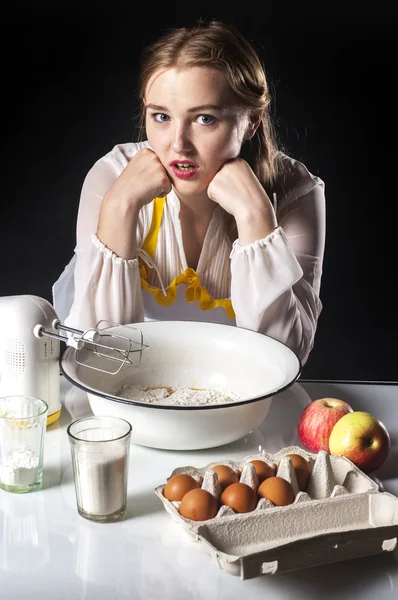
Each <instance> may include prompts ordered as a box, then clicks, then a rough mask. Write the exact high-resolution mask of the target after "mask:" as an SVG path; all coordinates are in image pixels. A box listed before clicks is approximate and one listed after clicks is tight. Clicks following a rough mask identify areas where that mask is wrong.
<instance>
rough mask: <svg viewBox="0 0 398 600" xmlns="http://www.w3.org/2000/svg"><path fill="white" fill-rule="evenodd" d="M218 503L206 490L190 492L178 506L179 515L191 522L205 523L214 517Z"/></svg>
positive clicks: (200, 489)
mask: <svg viewBox="0 0 398 600" xmlns="http://www.w3.org/2000/svg"><path fill="white" fill-rule="evenodd" d="M217 511H218V502H217V500H216V498H215V497H214V496H213V495H212V494H210V492H208V491H207V490H202V488H199V489H196V490H190V491H189V492H187V493H186V494H185V496H184V497H183V499H182V500H181V504H180V514H181V515H182V516H183V517H185V518H186V519H191V520H192V521H207V519H212V518H213V517H215V516H216V514H217Z"/></svg>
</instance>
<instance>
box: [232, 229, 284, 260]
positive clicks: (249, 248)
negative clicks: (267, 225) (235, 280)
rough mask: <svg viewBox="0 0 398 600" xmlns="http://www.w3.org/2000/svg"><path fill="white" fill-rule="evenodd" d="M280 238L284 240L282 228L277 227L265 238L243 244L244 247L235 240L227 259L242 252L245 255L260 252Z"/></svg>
mask: <svg viewBox="0 0 398 600" xmlns="http://www.w3.org/2000/svg"><path fill="white" fill-rule="evenodd" d="M280 237H282V238H286V236H285V234H284V232H283V229H282V227H280V226H278V227H277V228H276V229H274V231H272V232H271V233H270V234H268V235H267V236H266V237H265V238H262V239H261V240H256V241H255V242H251V243H250V244H245V245H244V246H241V245H240V243H239V240H235V241H234V243H233V244H232V250H231V254H230V255H229V257H230V258H232V257H233V256H234V254H240V253H241V252H244V253H246V254H252V253H253V252H256V251H258V250H262V249H263V248H265V247H266V246H267V245H268V244H272V243H273V242H275V241H277V240H278V239H279V238H280Z"/></svg>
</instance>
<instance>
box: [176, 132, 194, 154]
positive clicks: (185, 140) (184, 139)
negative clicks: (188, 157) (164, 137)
mask: <svg viewBox="0 0 398 600" xmlns="http://www.w3.org/2000/svg"><path fill="white" fill-rule="evenodd" d="M173 150H174V152H177V153H179V154H181V153H182V152H188V151H189V150H192V141H191V139H190V136H189V133H188V131H187V129H186V128H185V127H179V128H177V129H176V130H175V131H174V135H173Z"/></svg>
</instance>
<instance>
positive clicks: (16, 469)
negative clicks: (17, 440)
mask: <svg viewBox="0 0 398 600" xmlns="http://www.w3.org/2000/svg"><path fill="white" fill-rule="evenodd" d="M38 470H39V456H38V454H37V453H36V452H34V450H32V449H31V448H19V449H17V450H13V451H12V452H10V453H9V454H8V455H7V456H6V457H5V458H4V459H3V460H2V462H1V463H0V481H1V482H2V483H3V484H4V485H12V486H24V485H31V484H34V483H36V481H37V478H38Z"/></svg>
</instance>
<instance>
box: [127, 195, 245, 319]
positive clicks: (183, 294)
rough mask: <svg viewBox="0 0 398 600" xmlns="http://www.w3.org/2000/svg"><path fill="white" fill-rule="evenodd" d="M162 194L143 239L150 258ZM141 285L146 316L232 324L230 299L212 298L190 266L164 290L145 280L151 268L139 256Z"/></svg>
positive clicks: (161, 209) (155, 242) (156, 201)
mask: <svg viewBox="0 0 398 600" xmlns="http://www.w3.org/2000/svg"><path fill="white" fill-rule="evenodd" d="M165 202H166V197H164V198H155V200H154V207H153V216H152V222H151V226H150V228H149V232H148V235H147V237H146V238H145V240H144V243H143V245H142V248H141V250H143V251H144V252H145V253H146V254H147V255H148V256H149V257H150V258H151V259H152V260H154V257H155V251H156V244H157V240H158V235H159V229H160V225H161V222H162V216H163V210H164V204H165ZM138 260H139V266H140V276H141V288H142V294H143V299H144V308H145V319H146V320H168V321H170V320H180V321H181V320H183V321H207V322H214V323H225V324H227V325H235V313H234V310H233V308H232V303H231V300H229V299H215V298H213V297H212V296H211V295H210V294H209V292H208V290H207V289H206V288H205V287H204V286H203V285H201V284H200V279H199V277H198V275H197V273H196V271H195V270H194V269H191V268H188V269H185V271H184V273H183V274H182V275H179V276H178V277H176V278H175V279H173V281H172V282H171V283H170V284H169V285H168V286H167V288H166V289H165V290H164V291H165V293H166V295H165V294H164V293H163V290H161V289H160V288H157V287H153V286H151V285H150V284H149V283H148V279H149V275H150V273H151V271H152V269H151V267H150V266H148V265H147V264H146V263H145V262H144V260H143V259H142V258H141V256H139V258H138Z"/></svg>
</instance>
